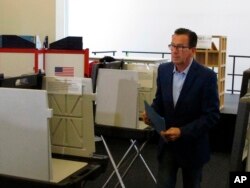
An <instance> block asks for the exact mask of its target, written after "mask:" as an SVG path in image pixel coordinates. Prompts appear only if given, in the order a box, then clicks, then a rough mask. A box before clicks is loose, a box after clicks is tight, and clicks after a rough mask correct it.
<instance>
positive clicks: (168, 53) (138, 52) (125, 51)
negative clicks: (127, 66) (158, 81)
mask: <svg viewBox="0 0 250 188" xmlns="http://www.w3.org/2000/svg"><path fill="white" fill-rule="evenodd" d="M122 53H125V55H126V56H128V54H160V55H161V57H162V58H164V56H165V55H170V54H171V53H170V52H145V51H127V50H124V51H122Z"/></svg>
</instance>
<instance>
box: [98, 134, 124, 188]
mask: <svg viewBox="0 0 250 188" xmlns="http://www.w3.org/2000/svg"><path fill="white" fill-rule="evenodd" d="M101 139H102V141H103V144H104V146H105V148H106V150H107V153H108V156H109V159H110V161H111V163H112V166H113V168H114V170H115V173H116V175H117V178H118V180H119V182H120V184H121V187H122V188H125V185H124V183H123V181H122V178H121V175H120V173H119V171H118V168H117V166H116V164H115V161H114V158H113V156H112V154H111V152H110V150H109V148H108V145H107V143H106V141H105V139H104V138H103V136H102V135H101ZM105 186H106V183H105V184H104V185H103V186H102V187H105Z"/></svg>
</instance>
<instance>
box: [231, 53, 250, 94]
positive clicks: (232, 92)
mask: <svg viewBox="0 0 250 188" xmlns="http://www.w3.org/2000/svg"><path fill="white" fill-rule="evenodd" d="M228 57H232V58H233V67H232V73H229V74H227V75H228V76H232V85H231V89H227V91H230V92H231V94H234V92H240V90H236V89H234V83H235V77H236V76H243V74H238V73H235V72H236V70H235V68H236V67H235V64H236V59H237V58H247V59H249V58H250V56H245V55H229V56H228Z"/></svg>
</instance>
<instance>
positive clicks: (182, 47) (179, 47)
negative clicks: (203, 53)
mask: <svg viewBox="0 0 250 188" xmlns="http://www.w3.org/2000/svg"><path fill="white" fill-rule="evenodd" d="M188 43H189V38H188V36H187V35H173V36H172V42H171V45H170V50H171V58H172V62H173V63H174V64H175V65H176V66H178V65H180V66H185V65H188V64H189V63H190V59H191V58H192V57H193V55H194V53H195V48H189V44H188Z"/></svg>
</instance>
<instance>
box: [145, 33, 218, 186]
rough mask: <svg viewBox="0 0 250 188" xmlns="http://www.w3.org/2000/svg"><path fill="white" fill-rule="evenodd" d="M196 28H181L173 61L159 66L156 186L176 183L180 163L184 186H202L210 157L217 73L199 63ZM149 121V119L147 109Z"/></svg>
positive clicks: (174, 38) (215, 118)
mask: <svg viewBox="0 0 250 188" xmlns="http://www.w3.org/2000/svg"><path fill="white" fill-rule="evenodd" d="M196 44H197V35H196V33H195V32H193V31H191V30H189V29H185V28H179V29H177V30H176V31H175V33H174V34H173V35H172V42H171V44H170V45H169V49H170V50H171V58H172V62H171V63H164V64H161V65H160V66H159V68H158V77H157V91H156V95H155V98H154V100H153V103H152V107H153V108H154V109H155V110H156V112H157V113H159V114H160V115H161V116H163V117H164V118H165V121H166V130H165V131H161V133H160V134H161V137H160V140H159V149H158V161H159V169H158V175H157V187H158V188H174V187H175V184H176V175H177V171H178V169H179V168H181V169H182V177H183V187H184V188H199V187H200V183H201V176H202V168H203V165H204V164H205V163H206V162H208V161H209V158H210V151H209V141H208V132H209V129H210V128H211V127H213V126H214V125H216V123H217V121H218V119H219V99H218V91H217V76H216V74H215V73H214V72H213V71H212V70H210V69H209V68H206V67H204V66H203V65H201V64H199V63H197V62H196V61H195V60H194V54H195V50H196ZM144 121H145V123H147V124H148V123H149V120H148V118H147V114H146V113H144Z"/></svg>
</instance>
